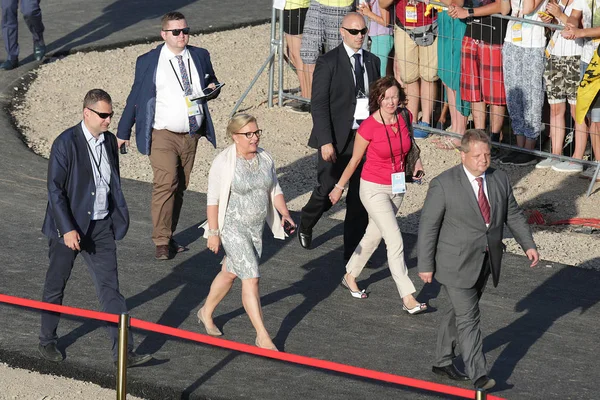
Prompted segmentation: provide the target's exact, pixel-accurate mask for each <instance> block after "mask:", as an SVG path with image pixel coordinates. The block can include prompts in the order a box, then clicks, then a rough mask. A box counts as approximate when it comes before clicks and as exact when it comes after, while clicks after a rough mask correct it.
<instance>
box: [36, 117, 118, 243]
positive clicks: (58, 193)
mask: <svg viewBox="0 0 600 400" xmlns="http://www.w3.org/2000/svg"><path fill="white" fill-rule="evenodd" d="M104 149H105V151H106V155H107V156H108V160H109V162H110V170H111V176H110V193H109V208H108V211H109V212H108V216H109V218H110V219H111V220H112V226H113V232H114V234H115V239H116V240H120V239H123V238H124V237H125V234H126V233H127V229H128V228H129V211H128V209H127V203H125V197H124V196H123V191H122V190H121V175H120V173H119V152H118V151H117V139H116V138H115V135H113V134H112V133H111V132H104ZM47 183H48V206H47V207H46V217H45V219H44V225H43V226H42V232H43V233H44V235H46V236H48V237H49V238H53V239H57V238H61V237H62V236H63V235H64V234H65V233H67V232H70V231H72V230H77V232H79V234H80V235H81V236H83V235H85V234H86V232H87V230H88V227H89V226H90V221H91V219H92V214H93V212H94V193H95V192H96V185H95V183H94V175H93V170H92V162H91V161H90V156H89V152H88V147H87V144H86V139H85V135H84V133H83V129H81V124H77V125H75V126H74V127H72V128H69V129H67V130H66V131H64V132H63V133H61V134H60V135H59V136H58V137H57V138H56V140H54V143H53V144H52V150H51V151H50V159H49V160H48V182H47Z"/></svg>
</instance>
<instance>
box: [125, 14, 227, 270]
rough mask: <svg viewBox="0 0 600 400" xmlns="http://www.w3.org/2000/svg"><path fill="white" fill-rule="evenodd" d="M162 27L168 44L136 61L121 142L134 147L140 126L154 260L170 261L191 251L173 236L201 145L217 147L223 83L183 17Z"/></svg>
mask: <svg viewBox="0 0 600 400" xmlns="http://www.w3.org/2000/svg"><path fill="white" fill-rule="evenodd" d="M161 25H162V29H161V33H160V34H161V36H162V38H163V40H164V41H165V42H164V44H161V45H160V46H158V47H157V48H155V49H153V50H151V51H149V52H148V53H146V54H143V55H141V56H140V57H139V58H138V59H137V62H136V66H135V78H134V82H133V86H132V88H131V93H130V94H129V97H128V98H127V104H126V105H125V109H124V110H123V115H122V116H121V120H120V121H119V127H118V131H117V138H118V143H119V147H121V146H129V138H130V137H131V129H132V127H133V125H134V124H135V126H136V142H137V148H138V150H139V152H140V153H142V154H147V155H148V156H149V158H150V164H151V165H152V171H153V172H154V178H153V184H154V185H153V189H152V203H151V214H152V226H153V229H152V241H153V242H154V244H155V246H156V251H155V255H154V256H155V258H156V259H157V260H167V259H169V258H171V257H172V256H173V255H174V254H176V253H179V252H181V251H185V250H186V249H185V247H184V246H181V245H180V244H178V243H177V242H175V240H173V234H174V233H175V230H176V228H177V222H178V220H179V214H180V212H181V206H182V205H183V193H184V191H185V190H186V188H187V186H188V184H189V181H190V175H191V173H192V167H193V166H194V159H195V157H196V148H197V146H198V140H199V138H200V137H206V139H207V140H208V141H209V142H211V143H212V145H213V146H215V147H216V138H215V130H214V127H213V123H212V119H211V117H210V112H209V110H208V105H207V100H209V99H213V98H215V97H217V96H218V94H219V91H218V90H214V89H215V88H216V85H217V84H218V81H217V77H216V76H215V72H214V71H213V67H212V64H211V62H210V55H209V54H208V51H206V50H205V49H202V48H199V47H194V46H188V41H189V38H190V37H189V33H190V28H189V27H188V25H187V22H186V20H185V17H184V15H183V14H181V13H180V12H176V11H175V12H170V13H167V14H165V15H164V16H163V17H162V20H161ZM209 93H210V94H209Z"/></svg>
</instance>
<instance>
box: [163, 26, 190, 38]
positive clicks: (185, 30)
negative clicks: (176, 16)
mask: <svg viewBox="0 0 600 400" xmlns="http://www.w3.org/2000/svg"><path fill="white" fill-rule="evenodd" d="M162 31H163V32H171V33H172V34H173V36H179V35H180V34H181V32H183V34H184V35H189V34H190V28H189V27H188V28H183V29H163V30H162Z"/></svg>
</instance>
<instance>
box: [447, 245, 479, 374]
mask: <svg viewBox="0 0 600 400" xmlns="http://www.w3.org/2000/svg"><path fill="white" fill-rule="evenodd" d="M489 276H490V265H489V254H486V256H485V259H484V261H483V265H482V267H481V272H480V274H479V278H478V279H477V282H476V283H475V286H473V287H472V288H469V289H463V288H456V287H451V286H446V285H442V288H443V291H445V292H446V295H447V296H448V299H449V300H450V304H451V306H450V307H449V309H448V310H447V311H446V313H445V314H444V315H443V317H442V322H441V323H440V329H439V331H438V339H437V347H436V358H437V360H436V366H438V367H444V366H447V365H450V364H452V359H453V358H454V357H456V356H457V355H458V354H461V355H462V358H463V361H464V362H465V372H466V374H467V375H468V376H469V378H471V379H472V380H473V382H475V381H476V380H477V379H479V378H481V377H482V376H484V375H487V364H486V360H485V355H484V354H483V337H482V334H481V329H480V327H479V323H480V319H481V314H480V312H479V299H481V295H482V294H483V291H484V289H485V285H486V283H487V280H488V278H489ZM457 346H458V350H460V353H459V352H457V349H456V347H457Z"/></svg>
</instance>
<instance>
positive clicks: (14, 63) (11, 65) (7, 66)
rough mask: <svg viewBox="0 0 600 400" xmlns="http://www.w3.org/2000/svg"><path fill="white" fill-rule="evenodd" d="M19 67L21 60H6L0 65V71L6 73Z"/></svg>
mask: <svg viewBox="0 0 600 400" xmlns="http://www.w3.org/2000/svg"><path fill="white" fill-rule="evenodd" d="M18 66H19V60H6V61H4V62H3V63H2V64H0V69H3V70H4V71H10V70H11V69H15V68H17V67H18Z"/></svg>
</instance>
